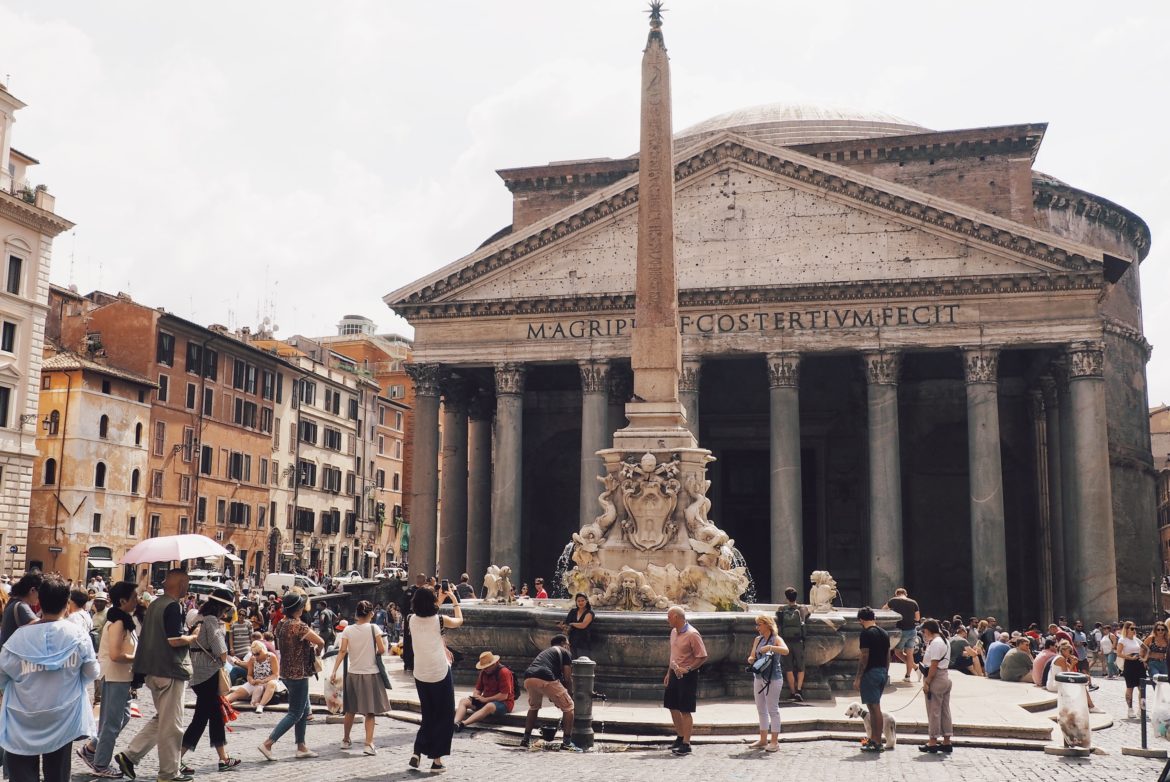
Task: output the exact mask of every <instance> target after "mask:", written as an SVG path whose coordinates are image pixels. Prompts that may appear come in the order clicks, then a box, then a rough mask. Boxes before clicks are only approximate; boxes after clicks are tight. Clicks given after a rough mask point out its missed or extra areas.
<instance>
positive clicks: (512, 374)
mask: <svg viewBox="0 0 1170 782" xmlns="http://www.w3.org/2000/svg"><path fill="white" fill-rule="evenodd" d="M523 393H524V365H523V364H514V363H511V362H509V363H506V364H496V396H501V395H505V394H523Z"/></svg>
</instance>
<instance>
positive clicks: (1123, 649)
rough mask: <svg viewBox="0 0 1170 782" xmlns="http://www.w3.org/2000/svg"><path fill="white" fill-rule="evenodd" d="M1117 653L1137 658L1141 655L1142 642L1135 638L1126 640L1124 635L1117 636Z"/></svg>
mask: <svg viewBox="0 0 1170 782" xmlns="http://www.w3.org/2000/svg"><path fill="white" fill-rule="evenodd" d="M1117 652H1118V654H1130V655H1133V656H1134V657H1137V656H1139V655H1141V653H1142V642H1141V641H1139V640H1138V639H1137V638H1126V637H1125V636H1124V635H1121V636H1118V638H1117Z"/></svg>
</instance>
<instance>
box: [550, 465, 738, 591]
mask: <svg viewBox="0 0 1170 782" xmlns="http://www.w3.org/2000/svg"><path fill="white" fill-rule="evenodd" d="M681 469H682V468H681V463H680V460H679V459H678V458H671V459H667V460H664V461H659V460H658V459H657V458H656V457H655V456H654V454H651V453H646V454H643V455H642V456H641V457H629V458H627V460H626V461H624V462H622V464H621V465H620V467H619V468H618V470H617V471H616V472H613V473H610V474H609V475H606V476H604V477H599V478H598V479H597V480H598V482H599V483H600V484H601V489H602V491H601V493H600V494H599V495H598V497H597V500H598V503H599V505H600V506H601V510H602V512H601V515H599V516H597V518H596V519H595V520H594V521H593V523H592V524H588V525H586V526H585V527H584V528H582V529H581V530H580V531H579V532H576V533H573V543H572V553H571V556H572V561H573V563H574V565H575V567H573V568H572V569H571V570H570V571H569V572H567V573H566V574H565V586H566V588H568V590H569V592H570V594H576V593H578V592H583V593H585V594H587V595H590V597H591V600H592V601H593V603H594V605H596V606H598V607H602V608H614V609H618V610H624V611H635V610H643V609H662V608H666V607H668V606H670V605H671V604H672V603H680V604H684V605H687V606H690V607H691V608H693V609H695V610H705V611H714V610H744V605H743V603H742V602H741V601H740V599H739V596H740V595H741V594H742V593H743V591H744V590H745V589H746V588H747V584H748V580H747V574H746V572H745V568H743V567H736V566H735V565H734V564H733V563H734V560H735V551H734V546H735V541H734V540H732V539H731V538H730V537H729V536H728V535H727V533H726V532H724V531H723V530H721V529H720V528H719V527H717V526H716V525H715V524H714V523H713V522H711V521H710V520H709V519H708V518H707V513H708V511H709V510H710V508H711V501H710V500H709V499H707V496H706V495H707V491H708V489H710V487H711V482H710V481H708V480H706V479H705V478H704V477H703V476H702V474H701V473H696V472H691V473H687V474H685V475H684V474H682V472H681ZM668 549H669V550H670V552H671V553H673V554H674V555H675V556H673V557H668V556H665V555H666V554H667V550H668ZM680 549H681V552H680ZM659 553H661V554H662V555H664V556H663V557H662V558H663V560H664V561H666V564H657V563H655V562H654V559H655V558H656V557H655V554H659ZM631 558H632V559H636V560H638V561H645V560H646V559H649V560H650V564H648V565H647V566H646V567H645V568H644V569H635V568H633V567H630V566H629V565H628V564H626V560H629V559H631ZM678 562H681V565H682V567H681V569H680V567H679V565H678V564H676V563H678Z"/></svg>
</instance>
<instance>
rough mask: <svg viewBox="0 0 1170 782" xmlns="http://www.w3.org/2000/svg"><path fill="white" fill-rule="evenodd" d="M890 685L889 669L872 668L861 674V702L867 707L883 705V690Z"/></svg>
mask: <svg viewBox="0 0 1170 782" xmlns="http://www.w3.org/2000/svg"><path fill="white" fill-rule="evenodd" d="M889 683H890V671H889V669H888V668H870V669H869V670H868V671H866V672H865V673H863V674H861V702H862V703H864V704H865V705H866V706H872V705H873V704H875V703H881V701H882V690H884V689H885V688H886V685H887V684H889Z"/></svg>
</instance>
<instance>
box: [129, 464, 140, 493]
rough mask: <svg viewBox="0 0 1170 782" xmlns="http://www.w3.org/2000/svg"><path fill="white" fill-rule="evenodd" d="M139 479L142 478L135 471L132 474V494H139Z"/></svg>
mask: <svg viewBox="0 0 1170 782" xmlns="http://www.w3.org/2000/svg"><path fill="white" fill-rule="evenodd" d="M139 477H140V476H139V473H138V470H135V471H134V472H132V473H130V493H131V494H137V493H138V479H139Z"/></svg>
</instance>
